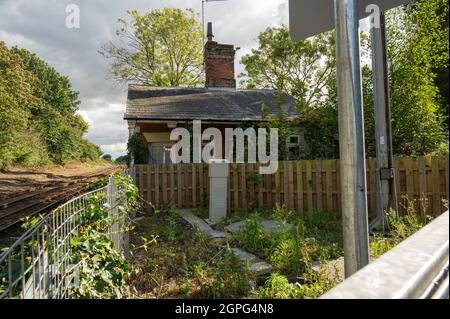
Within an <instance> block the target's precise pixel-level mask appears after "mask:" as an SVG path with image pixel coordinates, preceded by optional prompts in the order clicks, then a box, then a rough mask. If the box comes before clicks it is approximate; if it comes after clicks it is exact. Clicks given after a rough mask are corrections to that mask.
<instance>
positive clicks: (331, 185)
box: [136, 156, 449, 217]
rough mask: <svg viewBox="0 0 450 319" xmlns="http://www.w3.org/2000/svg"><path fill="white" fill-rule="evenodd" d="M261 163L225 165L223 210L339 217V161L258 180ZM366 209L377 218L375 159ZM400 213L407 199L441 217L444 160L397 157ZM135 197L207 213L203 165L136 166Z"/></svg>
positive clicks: (291, 166)
mask: <svg viewBox="0 0 450 319" xmlns="http://www.w3.org/2000/svg"><path fill="white" fill-rule="evenodd" d="M259 166H260V164H230V176H229V178H228V199H227V202H228V209H229V211H230V212H249V211H252V210H254V209H255V208H257V207H261V208H269V209H271V208H274V207H275V206H276V204H277V203H278V204H281V205H285V206H286V207H288V208H289V209H291V210H293V211H296V212H299V213H303V212H305V211H308V210H310V209H317V210H320V209H324V210H329V211H333V212H339V210H340V207H341V202H340V201H341V194H340V185H339V179H340V176H339V174H340V172H339V160H312V161H285V162H280V163H279V169H278V171H277V172H276V173H275V174H273V175H259V174H258V173H257V172H258V170H259ZM366 170H367V195H368V197H367V205H368V209H369V214H370V216H371V217H374V216H375V215H376V212H375V209H376V174H377V168H376V160H375V159H373V158H369V159H367V163H366ZM394 170H395V175H396V177H397V179H396V188H397V192H398V198H399V207H400V210H401V212H403V213H404V212H405V206H407V205H406V204H407V201H406V198H408V199H409V202H412V203H413V205H414V206H415V208H416V210H417V211H418V212H419V213H420V214H423V213H425V212H426V213H442V212H444V211H445V210H446V209H447V208H446V205H445V201H446V200H448V170H449V169H448V156H441V157H417V158H409V157H400V158H396V159H395V161H394ZM136 172H137V181H138V186H139V188H140V194H141V196H143V197H144V198H145V199H146V200H147V201H149V202H151V203H153V204H154V205H155V206H156V208H158V209H159V208H162V207H167V206H171V207H174V208H180V209H186V208H208V205H209V178H208V165H207V164H177V165H165V166H164V165H137V170H136Z"/></svg>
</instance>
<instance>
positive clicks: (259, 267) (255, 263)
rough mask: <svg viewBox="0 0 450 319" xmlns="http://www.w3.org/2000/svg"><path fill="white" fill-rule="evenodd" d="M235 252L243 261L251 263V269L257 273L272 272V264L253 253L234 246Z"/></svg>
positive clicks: (266, 273)
mask: <svg viewBox="0 0 450 319" xmlns="http://www.w3.org/2000/svg"><path fill="white" fill-rule="evenodd" d="M231 250H232V251H233V253H234V254H235V255H236V257H238V258H239V259H240V260H242V261H243V262H248V263H249V268H250V271H253V272H254V273H256V275H258V276H260V275H268V274H270V273H271V272H272V265H270V264H268V263H267V262H265V261H263V260H260V259H259V258H258V257H256V256H255V255H253V254H250V253H248V252H246V251H243V250H242V249H239V248H232V249H231Z"/></svg>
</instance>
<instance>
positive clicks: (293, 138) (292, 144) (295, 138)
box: [287, 135, 300, 160]
mask: <svg viewBox="0 0 450 319" xmlns="http://www.w3.org/2000/svg"><path fill="white" fill-rule="evenodd" d="M287 144H288V145H287V146H288V150H289V154H288V156H289V158H288V159H290V160H297V159H300V135H290V136H289V137H288V140H287Z"/></svg>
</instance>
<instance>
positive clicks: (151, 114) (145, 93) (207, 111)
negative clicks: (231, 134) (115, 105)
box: [124, 85, 298, 122]
mask: <svg viewBox="0 0 450 319" xmlns="http://www.w3.org/2000/svg"><path fill="white" fill-rule="evenodd" d="M262 105H266V106H267V111H268V113H269V115H272V116H274V115H277V114H279V109H280V107H281V108H282V109H283V110H284V111H285V112H286V114H287V116H288V118H294V117H295V116H297V114H298V113H297V109H296V107H295V103H294V99H293V98H292V97H291V96H290V95H287V94H284V95H282V96H281V98H280V96H279V95H278V94H277V92H276V91H273V90H235V89H216V88H209V89H207V88H159V87H158V88H155V87H150V86H145V85H129V86H128V100H127V108H126V112H125V116H124V119H125V120H185V121H192V120H202V121H220V122H228V121H230V122H234V121H237V122H243V121H249V122H252V121H253V122H254V121H262V120H263V119H262V111H261V107H262Z"/></svg>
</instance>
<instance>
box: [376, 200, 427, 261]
mask: <svg viewBox="0 0 450 319" xmlns="http://www.w3.org/2000/svg"><path fill="white" fill-rule="evenodd" d="M404 200H405V202H406V207H405V209H406V214H405V215H403V216H398V214H397V213H396V212H395V211H393V210H390V211H389V212H388V213H387V214H386V217H387V220H388V225H389V233H388V234H387V236H385V235H382V234H375V235H374V236H373V238H372V241H371V242H370V253H371V255H372V256H374V257H379V256H381V255H383V254H385V253H386V252H388V251H389V250H391V249H392V248H394V247H395V246H397V245H398V244H399V243H401V242H402V241H404V240H405V239H406V238H408V237H410V236H411V235H413V234H414V233H416V232H417V231H418V230H420V229H421V228H422V227H424V226H425V225H426V224H428V223H429V222H430V221H431V220H432V217H431V216H426V215H425V216H419V215H418V214H417V212H416V209H415V201H411V200H409V199H408V198H405V199H404ZM422 205H423V206H424V207H425V206H426V201H425V202H423V201H422Z"/></svg>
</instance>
